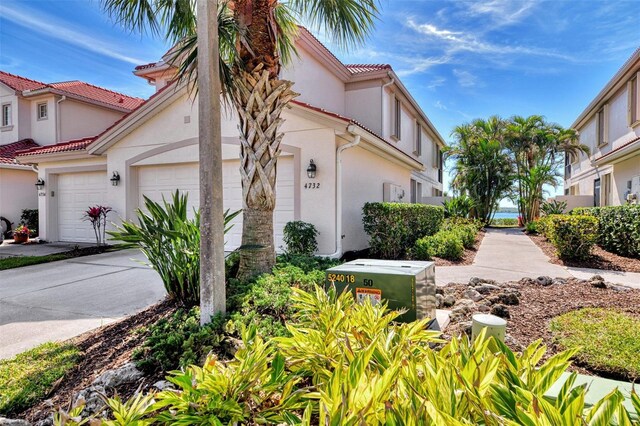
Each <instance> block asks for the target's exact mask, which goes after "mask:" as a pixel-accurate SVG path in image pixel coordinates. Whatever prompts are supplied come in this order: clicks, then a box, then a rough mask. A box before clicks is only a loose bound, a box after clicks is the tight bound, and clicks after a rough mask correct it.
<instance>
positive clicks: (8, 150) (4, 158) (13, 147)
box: [0, 139, 40, 164]
mask: <svg viewBox="0 0 640 426" xmlns="http://www.w3.org/2000/svg"><path fill="white" fill-rule="evenodd" d="M38 147H40V145H38V144H37V143H35V142H34V141H33V139H22V140H19V141H17V142H12V143H9V144H6V145H0V163H3V164H14V161H13V160H14V159H15V158H16V153H17V152H18V151H22V150H26V149H31V148H38Z"/></svg>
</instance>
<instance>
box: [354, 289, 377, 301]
mask: <svg viewBox="0 0 640 426" xmlns="http://www.w3.org/2000/svg"><path fill="white" fill-rule="evenodd" d="M367 299H369V301H370V302H371V304H372V305H377V304H378V303H380V301H381V300H382V290H378V289H377V288H356V301H357V302H358V303H364V301H365V300H367Z"/></svg>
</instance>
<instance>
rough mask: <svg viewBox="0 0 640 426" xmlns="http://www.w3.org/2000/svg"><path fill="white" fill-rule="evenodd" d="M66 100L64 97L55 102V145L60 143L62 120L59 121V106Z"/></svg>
mask: <svg viewBox="0 0 640 426" xmlns="http://www.w3.org/2000/svg"><path fill="white" fill-rule="evenodd" d="M66 100H67V97H66V96H65V95H62V97H61V98H60V99H58V100H57V101H56V143H58V142H61V141H62V130H61V129H60V128H61V127H62V120H61V119H60V104H61V103H62V102H64V101H66Z"/></svg>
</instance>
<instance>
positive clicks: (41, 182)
mask: <svg viewBox="0 0 640 426" xmlns="http://www.w3.org/2000/svg"><path fill="white" fill-rule="evenodd" d="M36 188H37V189H38V191H42V190H43V189H44V179H42V178H38V180H37V181H36Z"/></svg>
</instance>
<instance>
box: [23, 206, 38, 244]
mask: <svg viewBox="0 0 640 426" xmlns="http://www.w3.org/2000/svg"><path fill="white" fill-rule="evenodd" d="M20 223H22V224H23V225H24V226H26V227H27V228H29V229H30V230H31V237H32V238H33V237H37V236H38V232H39V228H38V227H39V225H38V209H23V210H22V214H21V215H20Z"/></svg>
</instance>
